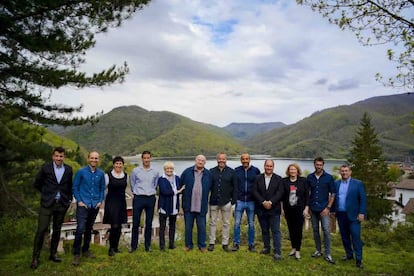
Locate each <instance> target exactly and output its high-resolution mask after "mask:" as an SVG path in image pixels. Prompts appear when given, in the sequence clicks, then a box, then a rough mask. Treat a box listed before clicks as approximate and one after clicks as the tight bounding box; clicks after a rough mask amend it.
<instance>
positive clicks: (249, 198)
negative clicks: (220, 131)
mask: <svg viewBox="0 0 414 276" xmlns="http://www.w3.org/2000/svg"><path fill="white" fill-rule="evenodd" d="M240 162H241V163H242V165H241V166H239V167H237V168H236V169H235V172H236V176H237V185H236V193H237V202H236V209H235V219H234V220H235V222H234V238H233V248H232V251H237V250H239V245H240V223H241V219H242V216H243V212H244V211H246V214H247V221H248V224H249V228H248V232H247V236H248V244H249V251H250V252H256V249H255V248H254V205H255V202H254V198H253V185H254V183H255V181H256V178H257V176H258V175H259V174H260V170H259V169H258V168H256V167H255V166H252V165H250V155H249V154H248V153H243V154H242V155H241V156H240Z"/></svg>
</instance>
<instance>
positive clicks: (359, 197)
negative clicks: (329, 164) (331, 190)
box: [335, 178, 367, 221]
mask: <svg viewBox="0 0 414 276" xmlns="http://www.w3.org/2000/svg"><path fill="white" fill-rule="evenodd" d="M340 185H341V180H338V181H336V182H335V187H336V197H335V210H336V211H337V210H338V200H337V199H338V196H339V186H340ZM345 209H346V214H347V215H348V218H349V220H351V221H355V220H357V219H358V215H359V214H363V215H365V216H366V214H367V197H366V194H365V189H364V185H363V184H362V181H361V180H358V179H354V178H351V180H350V181H349V187H348V192H347V194H346V202H345Z"/></svg>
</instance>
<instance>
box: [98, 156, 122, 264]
mask: <svg viewBox="0 0 414 276" xmlns="http://www.w3.org/2000/svg"><path fill="white" fill-rule="evenodd" d="M112 164H113V169H112V170H111V171H109V172H108V173H107V174H106V175H105V180H106V185H107V187H108V193H107V195H106V199H105V213H104V217H103V223H104V224H110V225H111V229H110V230H109V251H108V255H109V256H114V255H115V253H119V252H120V251H119V249H118V245H119V238H120V237H121V229H122V224H123V223H127V209H126V200H125V188H126V186H127V174H126V173H125V172H124V159H123V158H122V157H120V156H116V157H115V158H114V159H113V160H112Z"/></svg>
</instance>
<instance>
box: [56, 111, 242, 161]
mask: <svg viewBox="0 0 414 276" xmlns="http://www.w3.org/2000/svg"><path fill="white" fill-rule="evenodd" d="M61 133H62V135H64V136H66V137H68V138H70V139H72V140H74V141H76V142H78V143H79V144H80V145H82V146H83V147H85V148H86V149H88V150H98V151H101V152H106V153H108V154H112V155H114V154H121V155H134V154H137V153H140V152H141V151H142V150H144V149H150V150H151V151H152V152H153V153H154V155H155V156H177V155H180V156H185V155H190V156H192V155H196V154H205V155H215V154H216V153H217V152H219V151H225V152H227V153H228V154H237V153H240V152H241V151H243V150H244V147H243V146H242V145H240V144H239V143H238V142H236V141H235V140H234V138H232V137H231V135H230V134H229V133H228V132H226V131H225V130H223V129H221V128H219V127H216V126H213V125H209V124H203V123H199V122H195V121H192V120H190V119H188V118H186V117H183V116H181V115H178V114H175V113H172V112H167V111H147V110H145V109H143V108H140V107H138V106H122V107H118V108H115V109H113V110H112V111H110V112H108V113H106V114H104V115H102V116H101V117H100V119H99V122H98V123H96V124H95V125H90V124H87V125H84V126H79V127H74V128H71V129H69V130H68V131H67V132H63V131H61Z"/></svg>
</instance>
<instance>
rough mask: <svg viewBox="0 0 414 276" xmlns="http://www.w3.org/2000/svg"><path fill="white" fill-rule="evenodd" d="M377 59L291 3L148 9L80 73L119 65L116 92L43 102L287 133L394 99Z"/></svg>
mask: <svg viewBox="0 0 414 276" xmlns="http://www.w3.org/2000/svg"><path fill="white" fill-rule="evenodd" d="M385 53H386V52H385V47H369V48H368V47H363V46H361V45H360V44H358V42H357V41H356V38H355V37H354V35H353V34H352V33H348V32H344V31H341V30H340V29H339V28H338V27H336V26H334V25H330V24H329V23H327V21H326V19H324V18H322V17H321V15H320V14H318V13H314V12H312V11H311V10H310V9H309V8H307V7H303V6H298V5H296V4H295V2H294V1H290V0H283V1H243V0H231V1H213V0H209V1H201V0H200V1H193V0H186V1H178V0H171V1H161V0H153V1H152V2H150V4H149V5H148V6H147V7H145V8H144V9H143V10H141V11H139V12H137V13H136V14H135V15H134V17H133V18H132V20H129V21H126V22H125V23H124V24H123V26H122V27H121V28H118V29H113V30H110V31H109V32H108V33H105V34H102V35H99V36H98V38H97V46H96V48H94V49H92V50H90V51H89V52H88V55H87V64H85V66H84V70H86V71H88V72H96V71H99V70H102V69H104V68H107V67H108V66H110V65H112V64H122V63H123V61H127V62H128V65H129V67H130V74H129V75H128V76H127V78H126V81H125V82H124V83H123V84H120V85H114V86H111V87H106V88H104V89H84V90H82V91H71V90H69V89H68V88H65V89H64V90H62V91H59V93H56V94H54V95H53V97H52V99H53V101H56V102H65V103H67V104H70V105H79V104H84V113H85V114H93V113H95V112H98V111H101V110H104V112H109V111H110V110H111V109H112V108H114V107H117V106H121V105H139V106H141V107H142V108H145V109H147V110H167V111H171V112H175V113H179V114H181V115H184V116H186V117H189V118H191V119H193V120H197V121H201V122H206V123H212V124H215V125H218V126H224V125H226V124H229V123H231V122H270V121H282V122H284V123H294V122H296V121H298V120H300V119H302V118H304V117H306V116H309V115H310V114H312V113H313V112H315V111H317V110H322V109H324V108H328V107H333V106H336V105H339V104H351V103H354V102H356V101H359V100H362V99H365V98H369V97H373V96H377V95H386V94H391V93H395V91H393V90H391V89H389V88H384V87H382V85H380V84H379V83H377V82H376V81H375V79H374V75H375V73H376V72H377V71H381V72H385V74H387V73H392V72H393V71H394V68H393V66H394V65H393V64H391V63H389V62H388V61H387V60H386V56H385Z"/></svg>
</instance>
